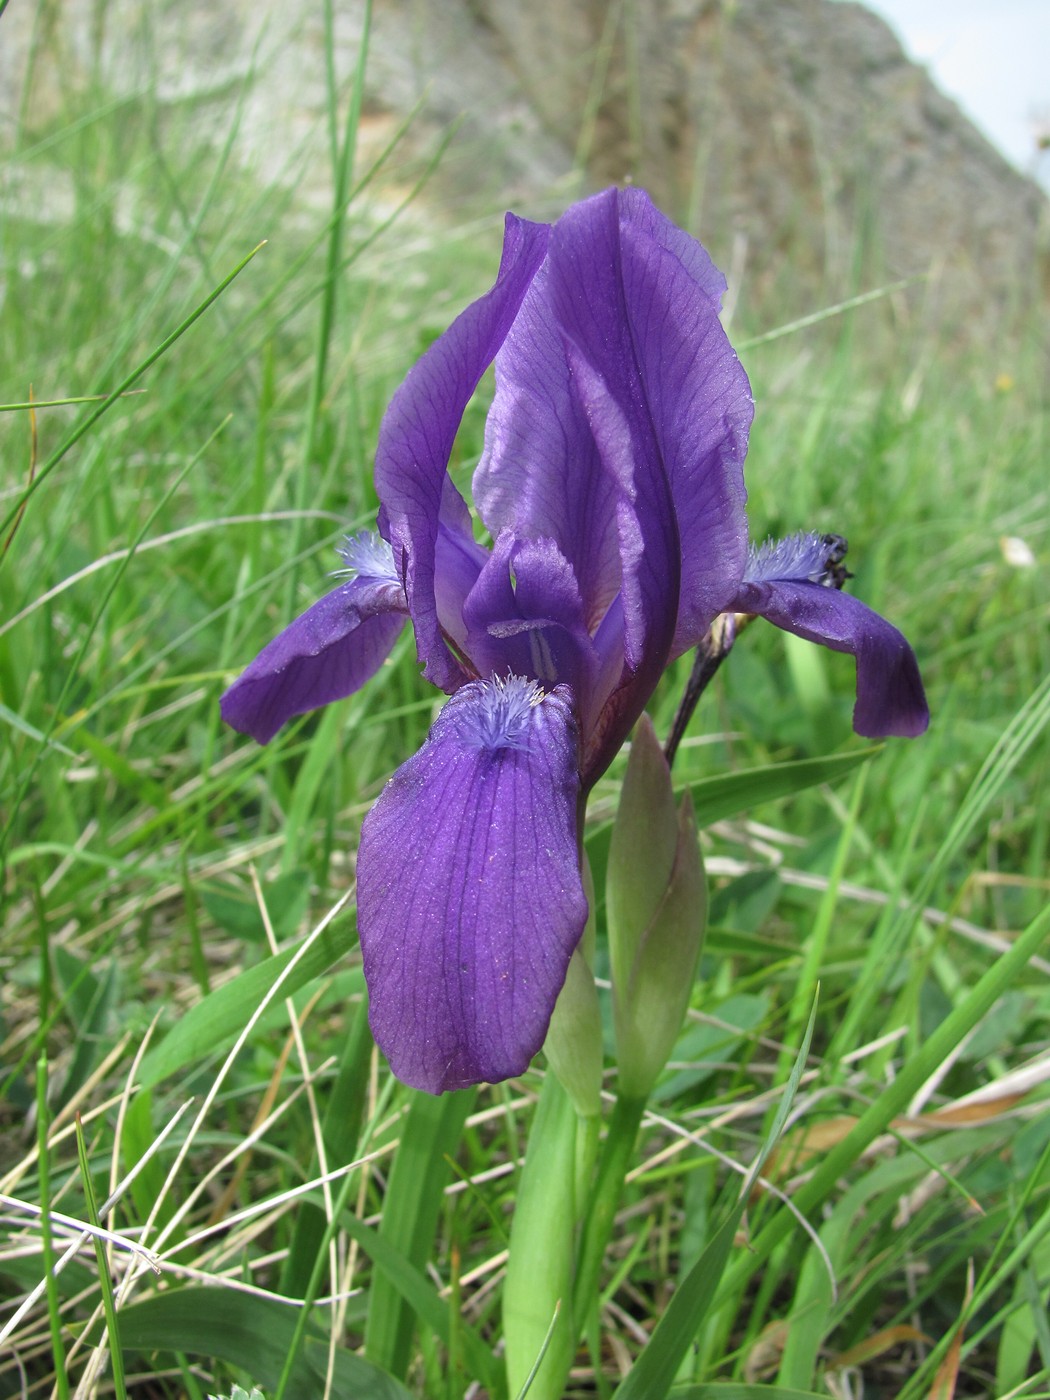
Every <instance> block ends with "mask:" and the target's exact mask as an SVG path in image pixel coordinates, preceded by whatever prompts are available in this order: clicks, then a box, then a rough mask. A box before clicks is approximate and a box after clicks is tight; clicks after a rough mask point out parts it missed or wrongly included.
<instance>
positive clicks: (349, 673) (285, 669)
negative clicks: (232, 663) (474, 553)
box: [221, 578, 408, 744]
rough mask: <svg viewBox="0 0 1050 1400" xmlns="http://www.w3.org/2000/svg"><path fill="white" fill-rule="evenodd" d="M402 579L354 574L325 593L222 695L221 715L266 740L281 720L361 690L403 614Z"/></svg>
mask: <svg viewBox="0 0 1050 1400" xmlns="http://www.w3.org/2000/svg"><path fill="white" fill-rule="evenodd" d="M407 614H408V606H407V604H406V602H405V595H404V591H403V590H402V588H401V585H400V584H397V583H392V582H390V581H388V580H382V579H378V580H377V579H372V578H354V579H351V580H350V581H349V582H348V583H344V584H341V585H340V586H339V587H338V588H334V589H333V590H332V591H331V593H327V594H326V595H325V596H324V597H323V598H322V599H321V600H320V601H319V602H317V603H315V604H314V605H313V607H312V608H308V609H307V610H306V612H304V613H303V614H302V616H301V617H297V618H296V620H295V621H294V622H292V623H290V624H289V626H287V627H286V628H285V629H284V631H283V632H282V633H281V634H280V635H279V636H277V637H275V638H274V639H273V641H272V642H270V644H269V645H268V646H266V647H264V648H263V649H262V651H261V652H260V653H259V655H258V656H257V657H256V658H255V660H254V661H253V662H252V663H251V665H250V666H248V667H247V668H246V669H245V671H244V672H243V673H242V674H241V675H240V677H239V678H238V679H237V680H236V681H234V683H233V685H231V686H230V688H229V690H227V692H226V694H225V695H224V696H223V697H222V701H221V709H222V717H223V719H224V720H225V721H226V723H227V724H229V725H232V726H233V728H234V729H237V730H239V731H240V732H241V733H242V734H250V735H251V736H252V738H253V739H255V740H257V741H258V742H259V743H260V744H267V743H269V741H270V740H271V739H272V738H273V736H274V735H275V734H276V733H277V731H278V729H280V727H281V725H282V724H284V723H285V722H286V721H287V720H290V719H292V718H293V717H294V716H295V715H303V714H306V713H307V711H308V710H316V709H318V708H319V707H320V706H321V705H328V704H330V703H331V702H332V701H333V700H342V699H344V698H345V697H346V696H347V695H352V694H353V692H354V691H355V690H359V689H360V688H361V686H363V685H364V683H365V682H366V681H367V680H370V679H371V678H372V676H374V675H375V673H376V672H377V671H378V670H379V668H380V666H381V665H382V664H383V662H384V661H385V660H386V658H387V656H389V654H390V651H391V648H392V647H393V645H394V643H395V642H396V641H397V637H398V633H399V632H400V631H401V628H402V627H403V626H404V624H405V621H406V619H407Z"/></svg>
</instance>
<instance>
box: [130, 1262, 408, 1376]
mask: <svg viewBox="0 0 1050 1400" xmlns="http://www.w3.org/2000/svg"><path fill="white" fill-rule="evenodd" d="M296 1311H297V1310H296V1309H295V1308H293V1307H285V1306H283V1305H282V1304H281V1303H278V1302H277V1301H276V1300H274V1299H270V1298H260V1297H258V1296H257V1295H255V1294H252V1293H241V1292H238V1291H237V1290H235V1289H232V1288H173V1289H170V1290H168V1291H166V1292H164V1293H156V1294H154V1295H153V1297H151V1298H146V1299H144V1300H143V1301H142V1302H141V1303H133V1304H132V1305H130V1306H129V1307H127V1308H122V1309H121V1312H120V1339H121V1343H122V1344H123V1346H124V1348H125V1350H126V1351H144V1352H151V1351H168V1352H185V1353H186V1354H187V1355H189V1356H204V1357H209V1358H212V1359H215V1360H220V1361H225V1362H227V1363H228V1364H229V1365H231V1366H237V1367H239V1368H240V1369H241V1370H243V1371H245V1372H246V1373H247V1374H248V1376H250V1378H251V1380H252V1381H253V1382H255V1381H257V1382H258V1383H259V1385H260V1386H261V1387H262V1388H263V1390H264V1391H265V1390H272V1388H273V1387H274V1386H275V1385H276V1384H277V1381H278V1379H279V1377H280V1374H281V1368H282V1366H283V1364H284V1359H285V1356H286V1355H287V1353H288V1348H289V1346H290V1345H291V1341H292V1334H293V1332H294V1330H295V1323H296ZM322 1317H324V1313H323V1312H320V1313H319V1318H322ZM327 1364H328V1344H327V1341H325V1340H323V1339H322V1336H321V1332H320V1328H317V1329H315V1330H314V1332H313V1335H312V1337H311V1339H310V1340H309V1341H308V1342H307V1346H306V1350H305V1354H304V1355H303V1356H301V1357H300V1358H299V1361H298V1362H297V1364H296V1367H295V1369H294V1371H293V1372H292V1378H291V1381H290V1383H289V1385H288V1387H287V1389H286V1391H285V1396H286V1397H287V1400H317V1397H318V1396H320V1395H321V1394H323V1392H324V1376H325V1370H326V1367H327ZM334 1373H335V1374H334V1381H335V1385H334V1389H333V1394H335V1395H337V1396H347V1397H350V1396H352V1397H353V1400H410V1397H409V1392H408V1391H407V1390H406V1389H405V1388H404V1386H402V1385H401V1384H400V1383H399V1382H398V1381H396V1380H394V1378H393V1377H392V1376H389V1375H387V1374H386V1373H385V1372H383V1371H382V1370H380V1369H379V1367H378V1366H374V1365H372V1363H371V1362H370V1361H365V1360H364V1359H363V1358H362V1357H360V1356H355V1355H354V1353H353V1352H351V1351H347V1350H346V1349H345V1348H344V1347H338V1348H337V1349H336V1352H335V1358H334Z"/></svg>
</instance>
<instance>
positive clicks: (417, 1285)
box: [340, 1211, 499, 1393]
mask: <svg viewBox="0 0 1050 1400" xmlns="http://www.w3.org/2000/svg"><path fill="white" fill-rule="evenodd" d="M340 1224H341V1225H342V1227H343V1229H345V1230H346V1233H347V1234H348V1235H350V1236H351V1237H352V1238H353V1239H355V1240H356V1241H357V1243H358V1244H359V1245H360V1246H361V1248H362V1249H363V1250H364V1252H365V1253H366V1254H367V1255H368V1257H369V1258H370V1259H371V1261H372V1263H373V1264H374V1265H375V1266H376V1268H377V1269H378V1270H379V1272H380V1273H381V1274H382V1276H383V1277H384V1278H385V1279H387V1280H388V1282H389V1283H391V1284H392V1285H393V1287H394V1288H395V1289H396V1290H397V1292H398V1294H399V1295H400V1297H401V1298H402V1299H403V1300H404V1302H405V1304H406V1306H407V1307H408V1308H409V1309H411V1311H412V1313H414V1314H415V1316H416V1318H418V1320H419V1321H420V1322H422V1323H423V1324H424V1325H425V1326H426V1327H429V1328H430V1330H431V1331H432V1332H433V1333H434V1334H435V1336H437V1337H438V1338H439V1339H440V1340H441V1342H442V1343H443V1344H444V1345H445V1346H448V1345H449V1338H450V1334H451V1327H450V1322H449V1311H448V1303H446V1302H445V1301H444V1300H443V1299H442V1298H441V1297H440V1296H439V1295H438V1292H437V1290H436V1289H435V1287H434V1285H433V1284H432V1283H431V1282H430V1280H429V1279H428V1278H427V1276H426V1274H425V1273H423V1271H422V1270H421V1269H419V1268H417V1266H416V1265H415V1264H412V1263H410V1262H409V1261H408V1260H407V1259H406V1258H405V1256H404V1255H403V1254H401V1253H400V1252H399V1251H398V1250H396V1249H394V1248H393V1246H392V1245H391V1244H390V1243H389V1241H387V1240H385V1239H384V1238H383V1236H382V1234H381V1233H380V1232H379V1231H378V1230H373V1229H371V1228H370V1227H369V1226H367V1225H365V1224H364V1223H363V1222H362V1221H360V1220H358V1218H357V1216H355V1215H352V1214H351V1213H350V1212H349V1211H345V1212H344V1213H343V1215H342V1216H341V1217H340ZM374 1287H375V1285H374V1283H373V1289H374ZM459 1334H460V1341H461V1343H462V1345H463V1349H464V1351H465V1352H466V1360H467V1365H468V1366H469V1367H470V1368H471V1371H472V1372H473V1374H474V1376H475V1378H476V1379H477V1380H479V1381H481V1382H482V1384H483V1385H484V1386H485V1387H486V1388H487V1389H488V1390H489V1392H490V1393H491V1392H492V1391H493V1390H494V1388H496V1387H498V1385H499V1381H498V1380H497V1376H498V1374H499V1368H498V1366H497V1365H496V1363H495V1362H494V1360H493V1358H492V1354H491V1353H490V1352H489V1350H488V1348H487V1347H486V1345H485V1343H484V1342H483V1341H482V1340H481V1338H480V1337H479V1336H478V1334H477V1333H476V1332H475V1331H474V1330H473V1328H471V1327H470V1326H468V1325H467V1324H466V1323H465V1322H464V1321H463V1319H462V1318H461V1319H460V1320H459Z"/></svg>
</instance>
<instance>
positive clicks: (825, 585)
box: [731, 535, 930, 739]
mask: <svg viewBox="0 0 1050 1400" xmlns="http://www.w3.org/2000/svg"><path fill="white" fill-rule="evenodd" d="M835 540H836V537H834V536H821V535H796V536H793V537H791V538H790V539H787V540H782V541H780V542H779V543H776V544H769V545H765V546H763V547H762V549H760V550H758V551H753V552H752V554H751V558H750V560H749V563H748V569H747V575H746V577H745V579H744V582H743V583H742V584H741V585H740V588H739V590H738V592H737V595H736V598H735V599H734V600H733V603H732V605H731V608H732V610H733V611H735V612H743V613H755V614H757V615H758V616H759V617H764V618H766V619H767V620H768V621H769V622H772V623H773V624H774V626H776V627H782V628H783V629H784V630H785V631H787V632H794V633H795V635H796V636H798V637H805V638H806V640H807V641H810V642H818V643H820V645H822V646H826V647H830V648H831V649H832V650H833V651H843V652H848V653H850V654H851V655H852V656H854V657H856V661H857V703H856V705H855V707H854V710H853V728H854V729H855V730H856V731H857V733H858V734H863V735H864V736H865V738H868V739H882V738H885V737H887V736H889V735H897V736H900V737H902V738H915V737H916V736H917V735H919V734H922V733H923V732H924V731H925V729H926V727H927V725H928V724H929V722H930V712H929V709H928V708H927V705H926V695H925V692H924V690H923V685H922V677H921V676H920V675H919V665H918V662H917V661H916V660H915V653H914V652H913V651H912V649H911V647H910V646H909V645H908V643H907V641H906V640H905V639H904V637H903V636H902V635H901V633H900V632H898V631H897V629H896V627H893V626H891V624H890V623H888V622H887V621H886V620H885V618H882V617H880V616H879V615H878V613H874V612H872V611H871V609H870V608H868V607H865V605H864V604H863V603H862V602H860V601H859V599H857V598H853V597H851V596H850V594H848V593H841V592H839V590H838V589H837V588H835V587H832V586H829V567H831V568H833V567H834V566H835V565H836V564H837V563H838V562H840V560H841V555H838V556H829V549H830V548H833V547H834V541H835ZM822 580H823V581H822Z"/></svg>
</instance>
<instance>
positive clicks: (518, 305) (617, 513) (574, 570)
mask: <svg viewBox="0 0 1050 1400" xmlns="http://www.w3.org/2000/svg"><path fill="white" fill-rule="evenodd" d="M724 290H725V281H724V279H723V277H722V275H721V274H720V273H719V272H718V270H717V269H716V268H715V267H714V265H713V263H712V262H711V260H710V258H709V257H708V255H707V253H706V252H705V251H704V249H703V248H701V247H700V245H699V244H698V243H696V242H695V241H694V240H693V239H692V238H690V237H688V236H687V235H686V234H685V233H683V232H682V231H681V230H680V229H678V228H676V227H675V226H674V225H673V224H672V223H670V222H669V220H667V219H666V218H665V217H664V216H663V215H662V214H660V213H659V211H658V210H656V209H655V208H654V206H653V205H652V203H651V202H650V200H649V198H648V197H647V196H646V195H645V194H644V193H643V192H642V191H640V190H607V191H606V192H605V193H603V194H600V195H597V196H595V197H594V198H592V199H588V200H585V201H584V202H582V203H580V204H577V205H575V206H574V207H572V208H571V209H569V210H568V212H567V213H565V214H564V215H563V216H562V218H560V219H559V220H558V221H557V223H555V224H554V225H552V226H549V225H545V224H536V223H530V222H527V221H525V220H522V219H518V218H516V217H515V216H514V215H510V214H508V216H507V221H506V231H505V237H504V245H503V257H502V261H501V264H500V269H499V275H498V276H497V278H496V281H495V283H494V285H493V286H492V288H491V289H490V290H489V291H488V292H487V293H486V294H485V295H484V296H482V297H481V298H479V300H477V301H476V302H474V303H473V304H472V305H471V306H469V307H467V309H466V310H465V311H464V312H463V313H462V315H461V316H459V317H458V319H457V320H456V321H454V322H453V324H452V325H451V326H450V327H449V329H448V330H447V331H446V332H445V333H444V335H442V336H441V337H440V339H438V340H437V341H436V342H435V343H434V344H433V345H432V346H431V347H430V349H429V350H428V351H427V352H426V354H425V355H424V356H423V357H422V359H421V360H420V361H419V362H418V363H417V364H416V365H415V367H414V368H413V369H412V370H411V371H410V373H409V375H408V377H407V378H406V379H405V382H404V383H403V384H402V386H401V387H400V389H399V390H398V391H397V393H396V394H395V395H394V398H393V400H392V401H391V404H390V407H389V408H388V410H387V413H386V416H385V418H384V420H383V424H382V427H381V429H380V434H379V445H378V450H377V454H376V473H375V479H376V488H377V491H378V494H379V499H380V501H381V510H380V513H379V520H378V533H376V534H369V535H364V536H361V537H358V538H356V539H352V540H350V541H348V542H347V544H346V546H345V548H344V550H343V558H344V563H345V565H346V568H345V574H346V578H345V581H344V582H342V583H340V584H339V586H338V587H336V588H335V589H334V590H333V591H332V592H330V593H329V594H328V595H327V596H326V597H324V598H322V599H321V600H320V602H318V603H315V604H314V606H313V607H312V608H310V609H309V611H307V612H306V613H304V614H303V616H302V617H300V618H298V619H297V620H296V621H295V622H293V623H292V624H291V625H290V626H289V627H288V628H286V629H285V631H284V632H282V633H281V635H280V636H279V637H277V639H276V640H275V641H273V642H271V643H270V645H269V646H268V647H266V648H265V649H264V650H263V651H262V652H261V653H260V655H259V656H258V657H257V658H256V659H255V661H253V662H252V664H251V665H250V666H249V667H248V668H247V670H246V671H245V672H244V674H243V675H242V676H241V677H240V679H239V680H238V681H237V682H236V683H235V684H234V685H233V686H232V687H231V688H230V689H229V690H228V691H227V692H226V694H225V696H224V697H223V701H222V712H223V716H224V718H225V719H226V720H227V721H228V722H229V723H230V724H231V725H233V727H234V728H235V729H238V730H241V731H242V732H244V733H247V734H251V735H253V736H254V737H255V738H256V739H257V740H259V741H260V742H262V743H266V742H267V741H268V740H269V739H270V738H271V737H272V736H273V735H274V734H275V733H276V732H277V730H278V729H279V728H280V727H281V725H282V724H284V723H285V721H286V720H288V719H290V718H291V717H292V716H294V715H299V714H303V713H305V712H306V711H308V710H312V709H315V708H317V707H318V706H320V705H324V704H327V703H328V702H329V701H331V700H335V699H338V698H341V697H343V696H346V695H349V694H350V693H351V692H353V691H355V690H356V689H358V687H360V686H361V685H363V684H364V682H365V681H367V680H368V679H369V678H370V677H371V676H373V675H374V674H375V673H376V671H377V670H378V669H379V667H380V665H381V664H382V662H383V660H384V659H385V657H386V656H387V655H388V654H389V652H390V650H391V648H392V647H393V645H394V642H395V640H396V638H397V636H398V634H399V632H400V630H401V628H402V626H403V625H404V623H405V622H406V621H409V620H410V621H411V623H412V625H413V628H414V630H415V637H416V646H417V650H418V655H419V660H420V662H421V663H422V665H423V668H424V674H425V675H426V677H427V679H428V680H430V681H432V682H433V683H434V684H435V685H437V686H439V687H441V689H443V690H444V691H446V692H447V693H448V695H449V696H450V697H451V698H450V699H449V701H448V702H447V704H446V705H445V707H444V709H443V710H442V712H441V714H440V715H439V716H438V718H437V720H436V722H435V724H434V726H433V728H432V729H431V731H430V734H429V736H428V738H427V740H426V742H425V743H424V745H423V747H422V748H421V749H420V750H419V752H418V753H417V754H415V755H414V756H413V757H412V758H410V759H409V760H408V762H407V763H405V764H403V765H402V767H401V768H399V769H398V771H397V772H396V773H395V774H394V776H393V777H392V778H391V780H390V781H389V783H388V784H387V785H386V787H385V788H384V790H383V792H382V793H381V795H380V796H379V798H378V800H377V801H376V804H375V806H374V807H373V808H372V810H371V812H370V813H369V814H368V816H367V818H366V819H365V822H364V826H363V828H362V832H361V845H360V851H359V854H358V862H357V876H358V922H359V929H360V937H361V948H362V954H363V959H364V970H365V976H366V979H367V982H368V986H369V993H370V1013H369V1014H370V1020H371V1025H372V1029H373V1032H374V1034H375V1037H376V1040H377V1042H378V1044H379V1045H380V1047H381V1048H382V1049H383V1051H384V1052H385V1054H386V1055H387V1058H388V1059H389V1061H390V1065H391V1067H392V1069H393V1070H394V1072H395V1073H396V1074H397V1075H398V1077H399V1078H401V1079H402V1080H404V1081H405V1082H406V1083H408V1084H411V1085H415V1086H416V1087H418V1088H422V1089H426V1090H429V1091H430V1092H432V1093H438V1092H441V1091H442V1090H445V1089H455V1088H460V1087H463V1086H466V1085H469V1084H474V1083H478V1082H480V1081H485V1080H487V1081H497V1080H501V1079H506V1078H508V1077H509V1076H511V1075H514V1074H519V1073H521V1072H522V1071H523V1070H524V1069H525V1068H526V1066H527V1065H528V1063H529V1061H530V1059H531V1058H532V1056H533V1055H534V1054H535V1053H536V1051H537V1050H538V1049H539V1048H540V1046H541V1045H542V1043H543V1040H544V1037H545V1035H546V1031H547V1026H548V1023H549V1021H550V1017H551V1012H552V1010H553V1007H554V1003H555V1000H556V999H557V996H558V992H559V990H560V989H561V986H562V983H563V981H564V979H565V975H566V970H567V967H568V963H569V959H570V957H571V955H572V952H573V949H574V948H575V947H576V944H577V942H578V941H579V938H580V935H581V932H582V930H583V927H584V923H585V921H586V917H587V902H586V899H585V896H584V892H583V885H582V880H581V875H580V830H581V820H582V813H583V806H584V802H585V800H586V795H587V793H588V791H589V790H590V788H591V786H592V785H593V784H594V782H595V780H596V779H597V778H598V777H599V776H600V775H601V774H602V773H603V772H604V770H605V769H606V767H607V766H608V764H609V762H610V761H611V759H612V757H613V755H614V754H615V753H616V752H617V750H618V749H619V748H620V746H621V745H622V744H623V742H624V740H625V739H626V737H627V735H628V734H629V732H630V730H631V727H632V726H633V725H634V723H635V721H636V720H637V719H638V717H639V716H640V714H641V713H642V710H643V708H644V706H645V704H646V702H647V700H648V699H649V697H650V695H651V694H652V692H653V689H654V687H655V686H656V683H657V681H658V680H659V678H660V676H661V674H662V672H663V671H664V669H665V667H666V666H667V665H668V663H669V662H670V661H671V660H673V659H674V658H675V657H676V656H679V655H681V654H682V653H683V652H686V651H688V650H689V649H691V648H692V647H695V646H696V645H697V644H698V643H699V642H700V641H701V640H702V639H703V638H704V636H705V634H706V633H707V631H708V628H709V627H710V626H711V623H712V622H713V621H714V619H715V618H716V617H717V616H718V615H719V614H720V613H722V612H726V611H738V612H749V613H759V614H761V615H763V616H765V617H768V618H769V619H770V620H771V621H773V622H775V623H776V624H777V626H780V627H786V628H788V629H789V630H791V631H794V632H797V633H799V634H800V635H802V636H805V637H809V638H811V639H813V640H816V641H820V642H823V643H824V644H825V645H828V646H831V647H834V648H836V649H837V650H840V651H848V652H851V653H852V654H853V655H855V657H856V658H857V668H858V705H857V710H856V713H855V723H856V727H857V728H858V730H859V731H860V732H861V733H863V734H868V735H884V734H916V733H919V732H920V731H921V730H922V729H923V728H924V727H925V724H926V705H925V700H924V698H923V694H922V685H921V682H920V680H919V676H918V669H917V667H916V663H915V659H914V656H913V655H912V652H911V650H910V648H909V647H908V645H907V643H906V642H905V641H904V639H903V638H902V637H901V635H900V633H899V632H897V631H896V630H895V629H894V628H892V627H890V626H889V624H888V623H886V622H884V621H883V620H882V619H881V618H879V617H877V616H876V615H875V614H873V613H871V612H870V611H869V610H868V609H867V608H865V607H864V605H863V604H861V603H859V602H857V601H856V600H855V599H853V598H850V597H848V596H846V595H844V594H842V593H840V592H837V591H836V590H834V589H829V588H826V587H824V586H822V579H823V578H824V575H825V573H826V562H827V560H826V555H827V550H826V549H825V550H824V555H825V558H824V560H823V562H822V561H821V560H818V558H817V555H818V553H819V550H818V548H817V546H816V545H815V544H814V543H813V540H815V539H817V538H818V537H802V538H801V539H800V540H796V541H791V542H787V543H786V544H785V545H782V546H775V547H772V548H765V549H763V550H760V551H759V552H758V553H757V554H755V553H752V554H751V555H750V556H749V551H748V532H747V521H746V518H745V514H744V501H745V492H744V481H743V462H744V456H745V453H746V451H747V437H748V430H749V428H750V424H751V418H752V413H753V405H752V401H751V393H750V389H749V385H748V381H747V376H746V375H745V373H744V371H743V369H742V367H741V365H740V362H739V361H738V359H737V357H736V354H735V353H734V351H733V349H732V347H731V346H730V344H729V341H728V340H727V338H726V336H725V333H724V332H723V330H722V327H721V324H720V322H719V306H720V302H721V297H722V294H723V292H724ZM493 361H495V367H496V391H495V398H494V401H493V404H492V408H491V410H490V412H489V416H488V421H487V424H486V431H485V447H484V453H483V455H482V458H481V461H480V463H479V465H478V467H477V469H476V471H475V473H474V481H473V501H474V507H475V511H476V515H477V518H478V520H479V521H480V524H481V526H483V527H484V529H485V530H486V531H487V532H488V535H489V536H490V537H491V540H492V544H491V547H490V546H488V545H486V544H482V543H479V541H478V539H477V538H476V537H475V528H474V522H473V519H472V516H471V513H470V511H469V510H468V507H467V505H466V503H465V501H464V500H463V497H462V496H461V495H460V493H459V491H458V490H457V489H456V487H455V486H454V485H453V483H452V480H451V478H450V477H449V474H448V470H447V468H448V462H449V457H450V455H451V452H452V446H453V441H454V439H455V436H456V431H457V429H458V427H459V424H460V420H461V418H462V416H463V412H464V409H465V408H466V405H467V403H468V401H469V399H470V398H471V396H472V394H473V393H474V391H475V389H476V387H477V385H478V381H479V380H480V378H481V376H482V374H483V373H484V372H485V370H486V368H487V367H488V365H489V364H491V363H492V362H493Z"/></svg>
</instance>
